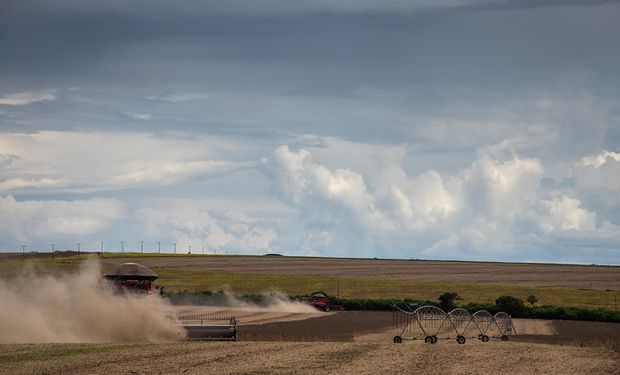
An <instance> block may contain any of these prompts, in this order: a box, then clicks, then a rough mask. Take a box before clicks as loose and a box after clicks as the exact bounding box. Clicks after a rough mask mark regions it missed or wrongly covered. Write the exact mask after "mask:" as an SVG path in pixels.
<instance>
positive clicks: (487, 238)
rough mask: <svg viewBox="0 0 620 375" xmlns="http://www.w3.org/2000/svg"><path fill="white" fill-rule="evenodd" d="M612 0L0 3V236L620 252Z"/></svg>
mask: <svg viewBox="0 0 620 375" xmlns="http://www.w3.org/2000/svg"><path fill="white" fill-rule="evenodd" d="M619 36H620V2H619V1H603V0H601V1H597V0H591V1H579V0H572V1H571V0H566V1H559V0H536V1H534V0H433V1H431V0H419V1H416V0H409V1H402V0H382V1H375V0H356V1H353V0H338V1H336V0H298V1H289V0H254V1H243V0H204V1H198V0H186V1H175V2H172V1H164V0H148V1H147V0H134V1H131V2H126V1H120V0H109V1H86V0H57V1H54V2H50V1H43V0H40V1H38V0H36V1H35V0H3V1H2V2H1V3H0V251H11V252H15V251H21V250H22V245H25V246H27V248H26V249H27V251H49V250H51V246H52V244H54V248H55V249H56V250H66V249H76V247H77V244H78V243H80V246H81V249H82V250H87V251H96V250H99V249H100V246H101V242H103V243H104V251H121V250H125V251H132V250H133V251H135V250H139V249H140V241H144V243H143V248H144V251H157V250H158V248H159V249H161V251H162V252H172V251H173V250H174V244H176V246H177V251H178V252H188V251H191V252H193V253H201V252H203V251H204V252H205V253H215V252H217V253H230V254H241V253H243V254H264V253H282V254H286V255H320V256H338V257H378V258H405V259H409V258H412V259H461V260H499V261H537V262H560V263H601V264H620V40H619Z"/></svg>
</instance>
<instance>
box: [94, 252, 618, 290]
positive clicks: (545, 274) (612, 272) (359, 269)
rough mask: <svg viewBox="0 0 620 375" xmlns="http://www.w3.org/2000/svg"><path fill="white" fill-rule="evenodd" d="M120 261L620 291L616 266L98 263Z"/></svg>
mask: <svg viewBox="0 0 620 375" xmlns="http://www.w3.org/2000/svg"><path fill="white" fill-rule="evenodd" d="M124 262H138V263H140V264H143V265H144V266H146V267H149V268H168V269H192V270H196V269H199V270H205V271H219V272H247V273H259V274H279V275H282V274H284V275H312V276H329V277H334V276H337V277H352V278H356V277H360V278H371V279H379V280H405V281H425V282H433V281H442V282H464V283H480V284H516V285H528V286H540V287H562V288H588V289H600V290H606V289H610V290H620V267H618V266H589V265H562V264H534V263H530V264H525V263H490V262H489V263H486V262H455V261H426V260H424V261H421V260H375V259H339V258H305V257H267V256H265V257H260V256H205V257H202V256H177V257H172V256H166V257H138V258H130V257H123V258H107V259H104V260H103V264H104V265H105V266H107V267H109V268H113V266H115V265H118V264H120V263H124Z"/></svg>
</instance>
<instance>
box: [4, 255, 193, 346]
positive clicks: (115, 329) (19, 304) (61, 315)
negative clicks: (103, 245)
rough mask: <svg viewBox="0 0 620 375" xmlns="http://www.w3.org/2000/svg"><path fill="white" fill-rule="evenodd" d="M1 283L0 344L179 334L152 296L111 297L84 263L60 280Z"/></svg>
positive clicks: (32, 277)
mask: <svg viewBox="0 0 620 375" xmlns="http://www.w3.org/2000/svg"><path fill="white" fill-rule="evenodd" d="M20 274H21V275H20V276H18V277H17V278H15V279H12V280H0V333H1V334H0V344H6V343H47V342H92V343H97V342H134V341H155V342H159V341H173V340H179V339H180V338H182V337H183V336H184V331H183V329H182V328H180V327H178V326H177V325H176V324H175V323H174V322H173V321H172V320H171V319H169V317H168V316H169V315H170V311H171V310H172V309H171V307H170V306H169V304H167V303H166V302H165V301H164V300H162V299H161V298H160V297H159V296H156V295H133V294H114V293H113V290H112V288H111V286H110V285H109V284H108V283H107V282H105V281H103V280H102V278H101V270H100V267H99V264H98V262H97V261H96V260H94V259H89V260H87V261H86V262H84V263H83V264H82V266H81V267H80V270H79V272H77V273H75V274H66V275H62V276H49V275H46V276H43V275H37V274H35V273H34V272H32V271H28V270H24V271H23V272H20Z"/></svg>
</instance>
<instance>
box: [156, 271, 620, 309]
mask: <svg viewBox="0 0 620 375" xmlns="http://www.w3.org/2000/svg"><path fill="white" fill-rule="evenodd" d="M154 271H155V272H157V273H158V274H159V275H160V276H161V279H160V280H159V281H158V284H160V285H165V286H166V289H167V290H171V291H182V290H190V291H192V290H218V289H225V288H231V289H232V290H233V291H234V292H235V293H236V294H240V295H243V294H261V293H263V292H266V291H272V290H277V291H282V292H284V293H286V294H289V295H305V294H308V293H311V292H313V291H316V290H324V291H326V292H327V293H328V294H330V295H334V296H340V297H341V298H345V299H356V298H368V299H399V300H400V299H404V298H415V299H416V300H434V299H436V298H437V296H438V295H440V294H441V293H443V292H445V291H446V290H450V291H454V292H456V293H458V294H459V296H460V297H461V301H462V303H494V301H495V299H496V298H497V297H498V296H501V295H512V296H515V297H517V298H520V299H523V300H525V299H526V298H527V296H529V295H535V296H536V297H538V300H539V303H540V304H541V305H543V304H545V305H553V306H578V307H587V308H607V309H613V308H614V294H615V293H617V292H615V291H612V292H610V291H604V290H588V289H571V288H545V287H531V286H521V285H499V284H475V283H451V282H420V281H401V280H378V279H364V278H345V277H343V278H336V277H323V276H310V275H278V274H255V273H244V272H210V271H204V270H198V269H173V268H154Z"/></svg>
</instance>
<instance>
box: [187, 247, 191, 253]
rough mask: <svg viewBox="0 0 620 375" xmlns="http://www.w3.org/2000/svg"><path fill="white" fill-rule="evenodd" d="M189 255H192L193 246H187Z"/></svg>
mask: <svg viewBox="0 0 620 375" xmlns="http://www.w3.org/2000/svg"><path fill="white" fill-rule="evenodd" d="M187 253H188V254H191V253H192V245H187Z"/></svg>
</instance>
